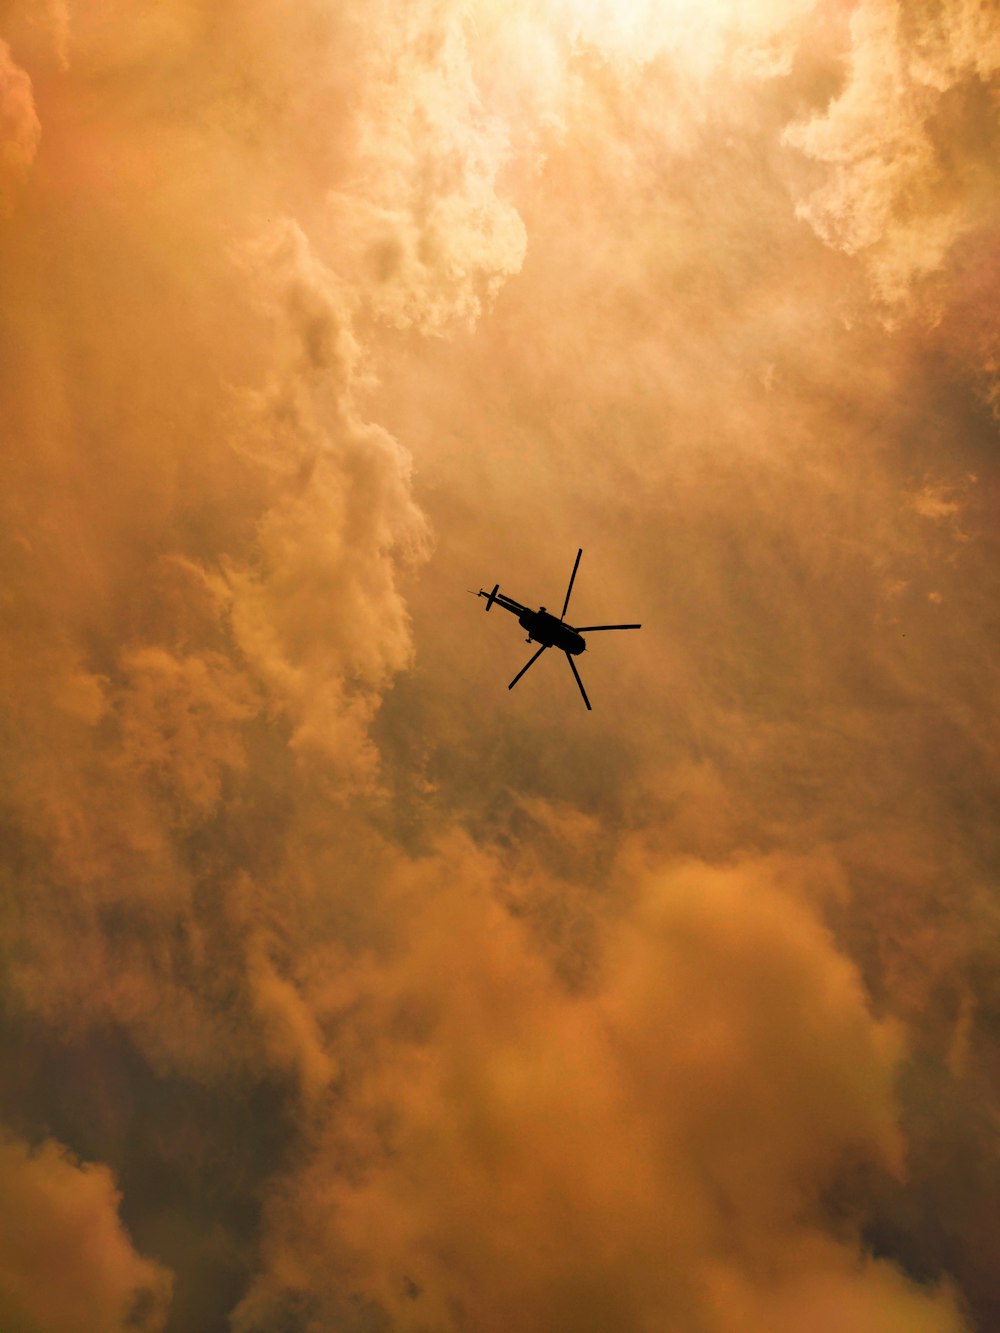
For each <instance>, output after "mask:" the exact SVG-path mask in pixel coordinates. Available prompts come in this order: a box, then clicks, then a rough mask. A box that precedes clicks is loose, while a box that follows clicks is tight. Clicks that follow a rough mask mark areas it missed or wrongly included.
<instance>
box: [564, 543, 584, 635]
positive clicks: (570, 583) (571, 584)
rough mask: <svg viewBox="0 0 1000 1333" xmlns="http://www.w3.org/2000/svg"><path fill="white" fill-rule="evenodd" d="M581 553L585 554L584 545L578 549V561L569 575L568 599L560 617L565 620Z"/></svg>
mask: <svg viewBox="0 0 1000 1333" xmlns="http://www.w3.org/2000/svg"><path fill="white" fill-rule="evenodd" d="M581 555H583V547H582V546H581V547H580V549H579V551H577V553H576V562H575V564H574V565H573V573H572V574H570V576H569V587H568V588H567V589H566V600H565V602H563V609H562V615H561V616H560V617H559V619H560V620H565V619H566V609H567V607H568V606H569V595H570V593H571V592H572V591H573V580H574V579H575V578H576V571H577V570H578V569H579V568H580V556H581Z"/></svg>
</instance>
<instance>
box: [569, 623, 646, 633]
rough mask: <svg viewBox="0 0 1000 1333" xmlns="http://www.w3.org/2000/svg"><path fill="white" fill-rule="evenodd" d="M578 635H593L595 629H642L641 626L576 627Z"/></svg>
mask: <svg viewBox="0 0 1000 1333" xmlns="http://www.w3.org/2000/svg"><path fill="white" fill-rule="evenodd" d="M573 628H574V629H575V630H576V632H577V634H593V632H594V630H595V629H642V626H641V625H574V626H573Z"/></svg>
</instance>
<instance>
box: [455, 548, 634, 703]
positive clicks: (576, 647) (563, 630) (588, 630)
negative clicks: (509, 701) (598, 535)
mask: <svg viewBox="0 0 1000 1333" xmlns="http://www.w3.org/2000/svg"><path fill="white" fill-rule="evenodd" d="M582 555H583V548H582V547H581V548H580V550H579V551H577V553H576V561H575V562H574V564H573V573H572V574H571V575H570V576H569V587H568V588H567V589H566V600H565V601H564V602H563V609H562V614H561V615H560V617H559V619H558V620H557V619H556V618H555V616H554V615H553V614H552V613H551V611H546V609H545V607H544V606H540V607H539V608H538V610H537V611H532V610H531V608H530V607H527V606H522V605H521V603H520V602H516V601H515V600H514V598H513V597H508V596H507V595H506V593H502V592H501V591H500V584H499V583H496V584H494V586H493V591H492V592H486V591H485V589H483V588H480V589H479V592H478V593H476V594H475V596H477V597H485V598H486V610H487V611H490V610H492V609H493V607H494V606H502V607H503V609H504V610H505V611H509V612H510V613H511V615H514V616H517V623H518V624H519V625H521V626H522V627H523V628H524V629H526V630H527V631H528V643H540V644H541V645H542V646H541V647H540V648H539V650H538V652H537V653H535V654H534V656H532V657H531V658H529V659H528V661H527V662H525V664H524V666H523V667H522V668H521V670H520V671H519V672H518V673H517V675H516V676H515V677H514V679H513V680H512V681H511V682H510V684H509V685H508V686H507V688H508V690H512V689H513V688H514V686H515V685H516V684H517V682H518V681H519V680H520V679H521V677H522V676H523V675H524V673H525V672H526V671H527V669H528V667H530V666H534V664H535V663H536V662H537V661H538V659H539V658H540V657H541V655H542V653H544V652H545V650H546V648H558V649H560V651H561V652H564V653H565V654H566V661H567V662H568V663H569V665H570V670H571V671H572V672H573V675H574V676H575V678H576V683H577V685H579V687H580V693H581V694H582V695H583V702H584V703H585V704H586V705H587V709H588V711H593V710H592V709H591V707H590V700H589V699H588V698H587V691H586V690H585V689H584V688H583V681H582V680H581V679H580V673H579V671H577V669H576V663H575V662H574V661H573V658H574V657H578V656H579V655H580V653H583V652H586V650H587V641H586V639H584V637H583V636H584V634H593V633H596V632H597V631H598V630H609V629H642V626H641V625H568V624H567V623H566V611H567V609H568V608H569V598H570V593H571V592H572V591H573V582H574V580H575V579H576V571H577V570H578V569H579V568H580V557H581V556H582Z"/></svg>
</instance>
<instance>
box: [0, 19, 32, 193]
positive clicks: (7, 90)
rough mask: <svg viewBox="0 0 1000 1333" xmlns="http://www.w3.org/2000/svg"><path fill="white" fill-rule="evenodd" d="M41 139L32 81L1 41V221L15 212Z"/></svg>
mask: <svg viewBox="0 0 1000 1333" xmlns="http://www.w3.org/2000/svg"><path fill="white" fill-rule="evenodd" d="M40 137H41V125H40V123H39V120H38V113H37V112H36V110H35V103H34V98H33V97H32V92H31V79H30V78H29V77H28V75H27V74H26V73H25V71H24V70H23V69H21V68H20V67H19V66H18V65H17V64H16V63H15V61H14V59H13V57H12V55H11V53H10V47H9V46H8V45H7V43H6V42H4V41H0V217H2V216H3V215H4V214H5V213H7V212H9V211H10V209H11V208H12V206H13V204H12V201H13V189H14V187H15V186H16V185H17V184H18V183H19V182H20V181H22V180H23V179H24V177H25V176H26V175H27V173H28V170H29V168H30V167H31V164H32V162H33V161H34V158H35V153H36V152H37V151H38V140H39V138H40Z"/></svg>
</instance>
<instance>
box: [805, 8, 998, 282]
mask: <svg viewBox="0 0 1000 1333" xmlns="http://www.w3.org/2000/svg"><path fill="white" fill-rule="evenodd" d="M998 73H1000V31H998V28H997V24H996V17H995V15H993V14H992V13H991V12H990V10H989V7H988V6H983V5H978V4H973V3H967V2H966V0H952V2H951V3H948V4H945V5H940V6H930V5H923V4H912V5H908V4H902V3H898V2H897V0H870V2H869V0H865V2H864V3H862V4H860V5H858V7H857V8H856V9H855V11H854V12H853V14H852V16H851V51H850V59H849V65H848V72H847V78H846V82H845V86H844V88H843V90H842V91H841V92H839V93H838V95H837V96H836V97H835V98H834V99H833V100H832V101H831V104H830V105H829V106H828V107H827V108H826V109H825V111H824V112H823V113H822V114H821V115H818V116H816V117H814V118H812V119H811V120H809V121H807V122H804V123H801V124H797V125H795V126H792V127H790V128H789V129H788V131H787V133H786V138H787V140H788V142H789V143H791V144H794V145H795V146H796V147H798V148H800V149H802V150H803V151H804V152H805V153H807V154H808V155H809V156H810V157H811V158H814V159H816V160H817V161H818V162H821V163H824V164H825V166H826V172H827V177H828V179H827V181H826V183H825V184H824V185H822V186H820V187H819V188H818V189H817V190H815V191H814V192H813V193H812V194H811V195H810V196H809V198H808V199H807V200H805V201H804V202H803V203H802V204H800V206H799V214H800V216H801V217H803V218H804V219H806V220H807V221H808V222H809V223H810V224H811V225H812V226H813V227H814V228H815V229H816V231H817V233H818V235H819V236H821V237H822V239H823V240H824V241H826V242H827V243H828V244H830V245H833V246H835V247H837V248H838V249H841V250H844V251H845V252H846V253H848V254H861V255H863V256H864V257H865V259H866V260H867V262H868V264H869V266H870V269H871V273H872V278H873V283H874V287H875V291H876V293H877V295H878V297H879V299H880V300H882V301H883V302H885V303H886V304H887V305H888V306H890V307H891V306H893V305H894V304H896V303H898V302H899V301H900V300H902V299H903V298H904V297H905V296H906V295H907V294H908V293H909V291H910V289H911V287H912V286H913V284H914V282H915V281H917V280H918V279H920V278H922V277H925V276H926V275H928V274H930V273H934V272H935V271H936V270H938V269H939V268H940V267H941V265H942V263H943V261H944V259H945V257H946V256H947V255H948V253H949V251H950V250H951V249H952V248H953V246H954V245H955V243H956V242H957V240H958V239H959V238H960V237H961V236H962V235H963V234H964V233H966V232H967V231H969V230H970V229H972V228H974V227H977V226H979V225H982V223H983V222H984V221H986V220H988V219H989V218H990V214H991V213H992V209H991V207H990V201H991V198H992V196H993V194H994V192H995V188H996V178H995V174H994V169H993V166H992V160H991V159H992V156H993V154H992V153H991V148H990V145H991V144H992V145H993V146H994V147H995V143H996V111H995V107H993V106H992V100H993V96H994V93H993V92H991V87H992V85H993V84H995V82H996V77H997V75H998ZM962 122H965V124H966V125H967V126H968V130H967V132H965V133H958V134H956V133H955V129H956V125H961V124H962ZM991 122H992V124H991Z"/></svg>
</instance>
